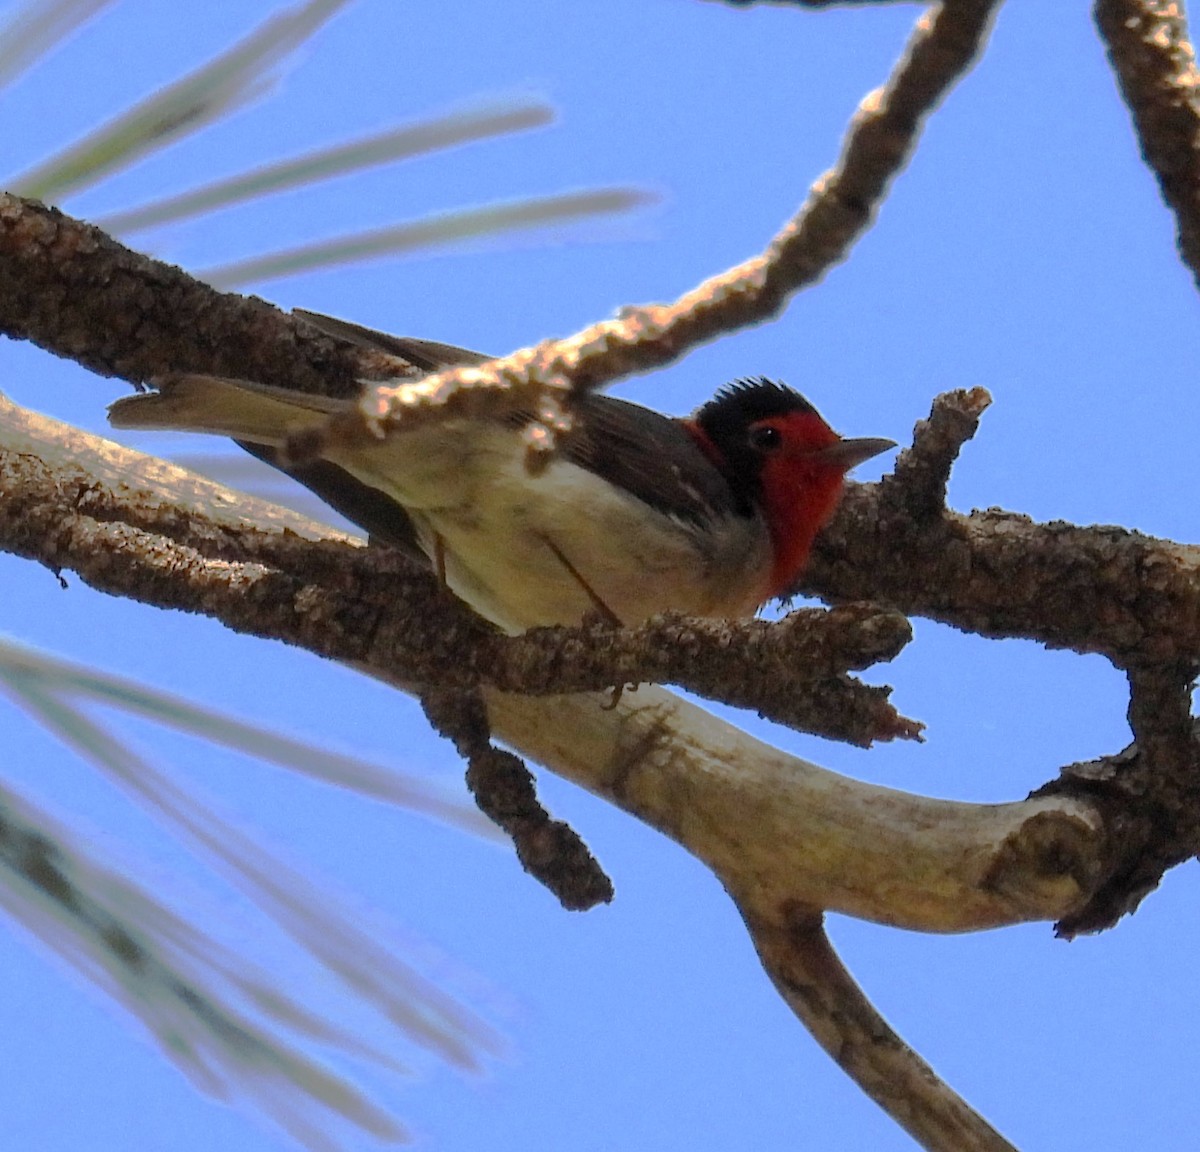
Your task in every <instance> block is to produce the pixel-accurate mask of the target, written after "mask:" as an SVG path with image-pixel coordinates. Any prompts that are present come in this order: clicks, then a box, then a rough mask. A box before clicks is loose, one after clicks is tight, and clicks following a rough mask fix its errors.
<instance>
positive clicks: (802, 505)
mask: <svg viewBox="0 0 1200 1152" xmlns="http://www.w3.org/2000/svg"><path fill="white" fill-rule="evenodd" d="M750 435H751V438H752V440H755V441H757V442H759V443H762V444H763V445H764V447H763V455H762V462H761V469H760V472H759V476H760V478H761V483H762V496H761V502H762V511H763V514H764V516H765V517H766V520H767V524H768V526H769V528H770V531H771V542H772V544H773V545H774V549H775V569H774V571H773V572H772V573H771V585H772V586H771V590H770V594H771V596H773V597H774V596H780V595H782V594H784V593H785V592H787V591H788V590H789V589H790V588H791V586H792V585H793V584H794V583H795V580H796V577H797V576H798V575H799V574H800V572H801V571H802V570H803V568H804V566H805V565H806V564H807V563H808V554H809V552H810V551H811V549H812V545H813V541H814V540H815V539H816V536H817V533H818V532H819V531H820V530H821V529H822V528H824V527H825V525H826V524H828V523H829V520H830V518H831V517H832V516H833V514H834V512H835V511H836V510H837V506H838V501H839V500H841V498H842V489H843V487H844V482H845V476H846V472H847V469H848V467H849V465H845V464H843V463H842V461H841V460H839V459H838V458H837V456H836V455H834V456H833V457H832V458H831V457H830V454H829V452H828V451H826V450H827V449H829V448H831V447H833V446H835V445H837V444H840V443H842V442H843V441H842V438H841V437H840V436H839V435H838V434H837V433H836V432H835V431H834V430H833V429H832V428H830V427H829V425H828V424H826V423H825V421H824V420H823V419H821V417H820V416H819V415H818V414H817V413H816V412H793V413H789V414H788V415H786V416H770V417H767V418H766V419H765V420H760V421H758V422H757V423H755V424H753V425H751V431H750Z"/></svg>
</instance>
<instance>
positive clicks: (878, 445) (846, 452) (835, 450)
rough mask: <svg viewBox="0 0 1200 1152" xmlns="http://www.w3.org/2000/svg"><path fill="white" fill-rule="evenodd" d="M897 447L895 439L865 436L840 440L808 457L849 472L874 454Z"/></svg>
mask: <svg viewBox="0 0 1200 1152" xmlns="http://www.w3.org/2000/svg"><path fill="white" fill-rule="evenodd" d="M895 447H896V441H895V440H883V439H881V438H879V437H877V436H863V437H861V438H859V439H857V440H839V441H838V442H837V443H836V444H830V445H829V447H828V448H821V449H819V450H818V451H816V452H813V453H811V455H809V457H808V458H809V459H810V460H812V459H816V460H819V461H820V462H821V463H822V464H830V465H836V466H837V467H838V468H840V469H841V470H842V471H843V472H849V471H850V469H851V468H854V467H856V466H857V465H859V464H861V463H862V462H863V461H864V460H870V459H871V457H872V456H878V455H879V454H880V452H887V451H888V450H889V449H891V448H895Z"/></svg>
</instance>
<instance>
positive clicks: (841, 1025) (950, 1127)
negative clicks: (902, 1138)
mask: <svg viewBox="0 0 1200 1152" xmlns="http://www.w3.org/2000/svg"><path fill="white" fill-rule="evenodd" d="M743 911H744V910H743ZM789 913H790V914H789V915H788V916H787V917H786V918H785V919H784V920H783V922H774V923H769V922H765V921H760V920H754V919H751V918H750V917H747V919H746V926H747V928H748V929H749V931H750V936H751V938H752V939H753V941H754V946H755V947H756V948H757V949H758V955H759V959H760V960H762V964H763V967H764V968H765V969H766V971H767V975H768V976H770V977H771V981H772V983H773V984H774V985H775V987H776V989H777V990H778V991H779V994H780V995H781V996H782V997H783V998H784V1000H785V1001H786V1002H787V1004H788V1006H789V1007H790V1008H791V1009H792V1011H793V1012H795V1014H796V1015H797V1016H798V1017H799V1018H800V1019H801V1020H802V1021H803V1022H804V1026H805V1027H806V1028H807V1029H808V1030H809V1032H811V1033H812V1035H813V1037H814V1038H815V1039H816V1041H817V1042H818V1043H819V1044H820V1045H821V1047H822V1048H824V1049H825V1051H826V1052H828V1053H829V1055H830V1056H832V1057H833V1059H834V1060H835V1061H837V1063H838V1065H839V1066H840V1067H841V1068H842V1070H843V1071H844V1072H845V1073H846V1074H847V1075H848V1076H849V1077H850V1078H851V1079H852V1080H853V1081H854V1082H855V1084H857V1085H858V1086H859V1087H860V1088H861V1089H862V1090H863V1091H864V1092H865V1093H866V1094H867V1095H868V1096H870V1097H871V1099H872V1100H874V1101H875V1103H876V1104H878V1105H879V1106H880V1107H881V1108H882V1109H883V1110H884V1111H885V1112H886V1113H887V1114H888V1115H889V1116H891V1117H892V1119H893V1120H895V1121H896V1122H897V1123H898V1124H899V1125H900V1126H901V1127H902V1128H904V1130H905V1131H906V1132H908V1134H909V1135H910V1136H912V1137H913V1139H914V1140H916V1141H917V1142H918V1143H919V1144H920V1145H921V1147H922V1148H925V1149H929V1150H930V1152H1015V1149H1014V1148H1013V1146H1012V1145H1011V1144H1010V1143H1009V1142H1008V1141H1007V1140H1005V1139H1004V1137H1002V1136H1001V1135H1000V1134H999V1133H998V1132H997V1131H996V1130H995V1129H994V1128H992V1126H991V1125H990V1124H988V1123H987V1121H986V1120H984V1119H983V1117H981V1116H980V1115H979V1114H978V1113H977V1112H975V1111H974V1110H973V1109H971V1108H970V1107H968V1105H967V1104H966V1103H965V1102H964V1101H963V1100H962V1099H961V1097H959V1096H958V1095H957V1094H956V1093H955V1092H953V1091H952V1090H951V1089H950V1088H949V1087H948V1086H947V1085H946V1084H945V1082H944V1081H942V1080H941V1079H940V1078H939V1077H938V1075H937V1074H936V1073H935V1072H934V1071H933V1069H932V1068H930V1067H929V1065H928V1064H926V1063H925V1061H924V1060H922V1059H921V1057H920V1056H918V1055H917V1053H916V1052H914V1051H913V1050H912V1049H911V1048H910V1047H909V1046H908V1045H907V1044H905V1043H904V1041H903V1040H901V1039H900V1037H899V1036H897V1035H896V1033H895V1032H893V1031H892V1029H891V1027H890V1026H889V1025H888V1023H887V1021H886V1020H884V1018H883V1017H882V1016H880V1015H879V1013H878V1012H877V1011H876V1010H875V1008H874V1006H873V1005H872V1004H871V1002H870V1001H869V1000H868V999H867V997H866V996H865V995H864V993H863V991H862V989H861V988H860V987H859V986H858V984H857V983H856V982H855V980H854V978H853V977H852V976H851V975H850V973H849V972H847V971H846V969H845V967H844V966H843V964H842V962H841V960H840V959H839V958H838V955H837V953H836V952H835V951H834V950H833V947H832V945H831V944H830V943H829V937H828V936H827V935H826V933H825V927H824V924H823V922H822V916H821V914H820V913H819V912H814V911H812V910H811V909H803V908H795V909H791V910H789Z"/></svg>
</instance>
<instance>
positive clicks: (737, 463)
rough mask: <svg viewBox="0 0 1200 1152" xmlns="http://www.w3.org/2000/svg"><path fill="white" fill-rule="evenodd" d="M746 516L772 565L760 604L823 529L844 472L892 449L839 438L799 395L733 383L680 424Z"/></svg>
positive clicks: (795, 570)
mask: <svg viewBox="0 0 1200 1152" xmlns="http://www.w3.org/2000/svg"><path fill="white" fill-rule="evenodd" d="M687 426H688V429H689V431H690V432H691V434H692V436H693V438H694V439H695V440H696V442H697V444H699V445H700V447H701V449H702V450H703V451H704V453H705V454H706V455H707V456H708V458H709V459H710V460H711V461H712V462H713V463H714V464H715V465H716V466H717V467H718V468H719V469H720V470H721V472H722V474H723V475H724V476H725V478H726V480H727V481H728V482H729V485H730V487H731V488H733V490H734V492H735V494H736V495H737V496H738V497H739V498H740V499H741V500H742V501H743V502H744V503H745V505H746V514H747V515H750V514H753V513H754V512H758V513H759V514H761V515H762V517H763V518H764V520H765V521H766V523H767V528H768V530H769V532H770V535H771V544H772V548H773V551H774V554H775V562H774V566H773V569H772V572H771V580H770V587H769V588H768V589H767V592H766V595H765V596H764V600H767V599H771V598H773V597H775V596H781V595H784V594H786V593H787V592H788V591H790V590H791V589H792V588H793V587H794V585H795V583H796V580H797V578H798V576H799V575H800V573H801V572H802V571H803V569H804V566H805V564H806V563H807V562H808V556H809V552H810V551H811V549H812V545H813V541H814V540H815V539H816V535H817V533H818V532H819V531H820V530H821V529H822V528H823V527H824V526H825V525H826V524H828V523H829V520H830V518H831V517H832V516H833V514H834V512H835V511H836V510H837V506H838V501H839V500H840V499H841V496H842V489H843V487H844V484H845V477H846V473H847V472H849V471H850V469H851V468H853V467H854V466H855V465H856V464H861V463H862V462H863V461H864V460H868V459H870V458H871V457H872V456H875V455H877V454H878V453H880V452H883V451H885V450H886V449H887V448H890V447H894V445H893V443H892V441H890V440H874V439H870V440H865V439H864V440H845V439H843V438H842V437H841V436H839V435H838V434H837V433H836V432H834V430H833V429H832V428H830V427H829V425H828V424H826V423H825V421H824V420H823V419H822V417H821V415H820V413H818V412H817V410H816V409H815V408H814V407H813V406H812V405H811V404H809V403H808V401H807V400H805V399H804V397H802V396H801V395H800V394H799V393H797V392H794V391H792V389H790V388H787V387H785V386H784V385H782V384H776V383H774V382H772V381H769V380H751V381H739V382H738V383H737V384H735V385H732V386H731V387H729V388H727V389H724V390H723V391H722V392H720V393H718V395H717V397H716V398H715V399H714V400H711V401H710V402H709V403H708V404H706V405H704V407H702V408H701V409H700V410H699V411H698V412H697V413H696V415H695V416H694V417H693V418H692V419H691V420H689V421H688V422H687Z"/></svg>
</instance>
